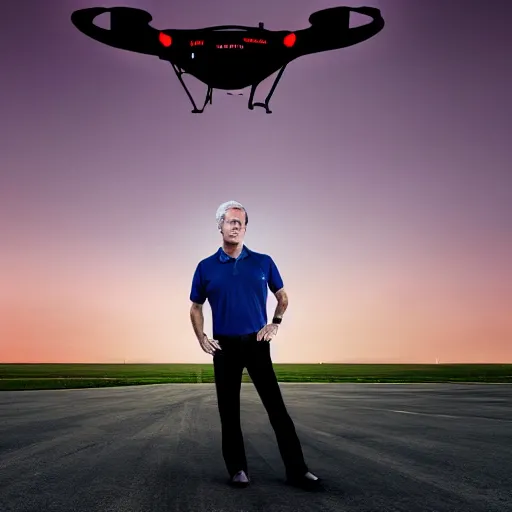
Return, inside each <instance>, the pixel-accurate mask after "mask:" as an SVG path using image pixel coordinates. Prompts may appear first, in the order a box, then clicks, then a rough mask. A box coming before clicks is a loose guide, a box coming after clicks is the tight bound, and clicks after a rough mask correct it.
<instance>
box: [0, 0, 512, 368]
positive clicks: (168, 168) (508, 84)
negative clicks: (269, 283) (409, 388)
mask: <svg viewBox="0 0 512 512" xmlns="http://www.w3.org/2000/svg"><path fill="white" fill-rule="evenodd" d="M4 4H5V7H4ZM117 5H125V6H130V7H138V8H142V9H145V10H147V11H149V12H150V13H151V14H152V16H153V21H152V22H151V25H152V26H153V27H155V28H157V29H165V28H181V29H186V28H200V27H205V26H211V25H222V24H240V25H250V26H257V25H258V22H260V21H262V22H264V23H265V28H268V29H271V30H298V29H302V28H307V27H309V23H308V18H309V16H310V14H311V13H312V12H314V11H316V10H319V9H323V8H327V7H332V6H335V5H337V4H336V3H335V2H332V1H327V0H295V1H293V2H290V1H288V0H258V1H255V0H252V1H247V0H237V1H235V0H218V1H215V2H212V1H206V0H173V1H163V0H125V1H122V2H121V1H120V2H116V1H115V0H112V2H105V3H102V2H101V1H99V0H67V1H66V2H63V1H59V2H57V1H44V2H43V1H41V0H26V1H24V2H17V1H12V2H9V1H8V0H6V1H5V2H2V7H3V8H4V9H6V12H4V13H3V15H2V20H1V22H0V24H1V28H2V30H0V41H1V44H2V52H1V53H0V63H1V70H2V79H1V86H0V91H1V92H0V112H1V115H0V141H1V142H0V144H1V146H0V147H1V149H0V362H4V363H24V362H30V363H36V362H40V363H47V362H48V363H50V362H84V363H89V362H91V363H119V362H120V363H122V362H123V361H124V360H126V362H130V363H186V362H189V363H209V362H211V361H212V358H211V356H210V355H208V354H206V353H204V352H203V351H202V350H201V348H200V346H199V343H198V342H197V340H196V338H195V335H194V333H193V329H192V326H191V322H190V318H189V310H190V300H189V294H190V287H191V282H192V275H193V272H194V270H195V267H196V265H197V263H198V262H199V261H200V260H201V259H203V258H205V257H207V256H209V255H210V254H212V253H214V252H215V251H216V250H217V249H218V247H219V246H220V244H221V236H220V234H219V232H218V230H217V227H216V222H215V212H216V210H217V207H218V206H219V205H220V204H221V203H223V202H225V201H228V200H231V199H234V200H236V201H239V202H241V203H242V204H243V205H244V206H245V207H246V208H247V210H248V213H249V225H248V228H247V234H246V238H245V243H246V245H247V246H248V247H249V248H250V249H252V250H255V251H257V252H262V253H266V254H269V255H271V256H272V258H273V259H274V261H275V262H276V264H277V266H278V268H279V270H280V272H281V275H282V277H283V280H284V286H285V289H286V290H287V292H288V296H289V307H288V310H287V311H286V313H285V315H284V320H283V323H282V325H281V327H280V330H279V333H278V335H277V337H276V338H274V340H273V341H272V342H271V343H272V344H271V350H272V358H273V361H274V362H275V363H309V362H312V363H313V362H314V363H316V362H320V361H323V362H326V363H327V362H339V363H342V362H347V363H387V362H392V363H395V362H396V363H435V362H436V358H439V361H440V362H441V363H449V362H459V363H473V362H474V363H486V362H487V363H506V362H507V363H510V362H512V158H511V156H512V148H511V146H512V137H511V135H512V108H511V106H512V105H511V104H512V101H511V99H510V94H511V91H512V58H511V50H512V30H511V29H510V19H511V16H512V1H508V0H504V1H498V0H495V1H493V2H483V1H480V2H477V1H472V0H428V1H427V0H368V1H366V2H356V3H354V4H350V3H347V4H346V5H349V6H353V7H357V6H360V5H368V6H375V7H378V8H380V9H381V10H382V14H383V17H384V19H385V21H386V26H385V27H384V29H383V31H382V32H381V33H379V34H378V35H376V36H375V37H373V38H372V39H369V40H368V41H366V42H363V43H361V44H359V45H356V46H353V47H350V48H347V49H342V50H335V51H331V52H325V53H322V54H313V55H309V56H306V57H302V58H300V59H298V60H295V61H294V62H292V63H291V64H290V65H289V66H288V67H287V69H286V71H285V73H284V75H283V77H282V79H281V81H280V83H279V85H278V87H277V89H276V91H275V93H274V96H273V98H272V101H271V109H272V110H273V113H272V114H271V115H267V114H266V113H265V111H264V110H263V109H261V108H257V109H255V110H253V111H250V110H248V109H247V101H248V92H249V90H248V89H246V90H244V91H242V92H243V93H244V95H243V96H228V95H227V94H226V91H219V90H214V91H213V104H212V105H208V106H207V108H206V110H205V112H204V113H203V114H192V113H191V109H192V105H191V103H190V101H189V99H188V98H187V96H186V94H185V91H184V90H183V88H182V87H181V85H180V83H179V81H178V79H177V78H176V75H175V74H174V71H173V69H172V67H171V65H170V64H169V63H166V62H165V61H161V60H159V59H158V58H157V57H151V56H146V55H140V54H136V53H131V52H126V51H122V50H118V49H114V48H111V47H108V46H106V45H102V44H100V43H98V42H96V41H94V40H92V39H90V38H88V37H86V36H85V35H84V34H82V33H80V32H79V31H78V30H77V29H76V28H75V27H74V26H73V25H72V23H71V21H70V15H71V13H72V11H74V10H76V9H80V8H85V7H95V6H106V7H113V6H117ZM342 5H343V4H342ZM353 19H354V24H362V23H364V22H366V21H369V19H368V18H365V17H363V16H358V17H356V16H354V18H353ZM100 23H105V21H103V22H101V21H100V19H98V24H100ZM107 23H108V22H107ZM106 26H108V25H106ZM274 77H275V75H273V76H272V77H271V78H270V79H268V80H266V81H265V82H264V83H263V84H262V85H261V86H260V87H259V88H258V92H257V97H256V100H257V101H263V99H264V98H265V96H266V94H267V92H268V90H269V88H270V86H271V84H272V82H273V79H274ZM184 79H185V81H186V82H187V84H189V86H190V89H191V91H192V94H193V95H194V98H195V99H196V101H197V102H201V104H202V101H203V100H204V94H205V93H206V86H205V85H204V84H202V83H200V82H199V81H197V80H196V79H195V78H193V77H191V76H188V75H185V77H184ZM275 306H276V300H275V298H274V296H273V295H272V294H271V293H270V292H269V300H268V315H269V317H270V319H271V318H272V314H273V312H274V309H275ZM204 311H205V331H206V332H207V333H208V334H209V335H210V336H211V335H212V331H211V310H210V307H209V305H208V304H205V308H204Z"/></svg>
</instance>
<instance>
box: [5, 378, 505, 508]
mask: <svg viewBox="0 0 512 512" xmlns="http://www.w3.org/2000/svg"><path fill="white" fill-rule="evenodd" d="M280 387H281V390H282V393H283V396H284V399H285V403H286V405H287V408H288V412H289V413H290V415H291V417H292V419H293V420H294V422H295V426H296V429H297V432H298V434H299V438H300V439H301V442H302V446H303V451H304V455H305V457H306V462H307V463H308V465H309V467H310V470H311V471H312V472H313V473H315V474H317V475H318V476H320V477H322V478H323V479H324V481H325V490H324V491H323V492H320V493H308V492H307V491H303V490H300V489H295V488H293V487H289V486H287V485H285V484H284V477H285V474H284V466H283V464H282V461H281V458H280V455H279V451H278V448H277V443H276V440H275V435H274V432H273V430H272V427H271V425H270V422H269V420H268V416H267V414H266V411H265V409H264V407H263V405H262V404H261V401H260V399H259V396H258V394H257V392H256V390H255V389H254V387H253V385H252V384H250V383H248V384H245V383H244V384H242V391H241V417H242V428H243V431H244V439H245V445H246V451H247V457H248V462H249V471H250V476H251V478H252V484H251V486H250V487H247V488H245V489H236V488H232V487H229V486H228V485H227V483H226V482H227V476H228V475H227V472H226V469H225V466H224V461H223V459H222V453H221V437H220V419H219V415H218V410H217V402H216V396H215V388H214V384H193V385H191V384H161V385H151V386H131V387H119V388H104V389H85V390H71V389H69V390H58V391H57V390H56V391H21V392H20V391H3V392H0V512H57V511H59V512H60V511H62V512H74V511H77V512H78V511H79V512H82V511H83V512H125V511H129V512H139V511H140V512H160V511H172V512H185V511H194V512H221V511H222V512H224V511H225V512H252V511H254V512H256V511H258V512H260V511H265V512H284V511H289V512H298V511H300V512H309V511H322V512H324V511H325V512H331V511H332V512H334V511H336V512H343V511H358V512H361V511H371V512H387V511H404V512H423V511H425V512H426V511H432V512H443V511H450V512H454V511H464V512H468V511H471V512H480V511H482V512H483V511H485V512H493V511H500V512H507V511H512V386H511V385H508V384H503V385H493V384H489V385H480V384H302V383H301V384H299V383H297V384H293V383H281V384H280Z"/></svg>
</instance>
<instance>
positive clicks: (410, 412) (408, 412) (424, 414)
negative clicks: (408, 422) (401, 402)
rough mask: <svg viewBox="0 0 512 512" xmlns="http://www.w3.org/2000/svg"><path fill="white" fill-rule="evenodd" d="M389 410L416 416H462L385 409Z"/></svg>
mask: <svg viewBox="0 0 512 512" xmlns="http://www.w3.org/2000/svg"><path fill="white" fill-rule="evenodd" d="M385 410H387V411H390V412H399V413H401V414H417V415H418V416H440V417H441V418H462V416H452V415H451V414H428V413H426V412H414V411H398V410H394V409H385Z"/></svg>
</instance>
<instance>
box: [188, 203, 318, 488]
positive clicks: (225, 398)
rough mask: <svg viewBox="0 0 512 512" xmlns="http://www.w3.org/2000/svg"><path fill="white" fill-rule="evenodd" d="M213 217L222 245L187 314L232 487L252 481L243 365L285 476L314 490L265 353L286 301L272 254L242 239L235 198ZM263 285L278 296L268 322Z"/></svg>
mask: <svg viewBox="0 0 512 512" xmlns="http://www.w3.org/2000/svg"><path fill="white" fill-rule="evenodd" d="M216 218H217V226H218V229H219V230H220V232H221V235H222V241H223V243H222V247H219V249H218V251H217V252H216V253H214V254H212V255H211V256H209V257H207V258H205V259H203V260H202V261H200V262H199V264H198V265H197V267H196V270H195V273H194V277H193V280H192V291H191V293H190V300H191V301H192V306H191V309H190V319H191V321H192V326H193V328H194V332H195V334H196V336H197V339H198V341H199V344H200V345H201V348H202V349H203V350H204V351H205V352H207V353H208V354H211V355H213V365H214V373H215V388H216V393H217V402H218V407H219V413H220V420H221V428H222V454H223V457H224V461H225V463H226V467H227V470H228V473H229V476H230V482H231V483H232V484H233V485H237V486H246V485H248V484H249V482H250V480H249V477H248V464H247V459H246V456H245V448H244V441H243V435H242V429H241V425H240V387H241V382H242V372H243V369H244V367H246V368H247V371H248V373H249V375H250V377H251V379H252V381H253V383H254V386H255V387H256V390H257V392H258V394H259V396H260V398H261V400H262V402H263V405H264V407H265V409H266V411H267V413H268V416H269V419H270V423H271V425H272V428H273V429H274V432H275V434H276V439H277V443H278V446H279V451H280V454H281V457H282V459H283V462H284V465H285V469H286V476H287V482H288V483H289V484H291V485H295V486H299V487H301V488H304V489H316V488H319V486H320V479H319V478H317V477H316V476H315V475H313V474H312V473H310V472H309V470H308V467H307V465H306V463H305V461H304V457H303V454H302V448H301V444H300V441H299V438H298V437H297V433H296V431H295V426H294V424H293V421H292V419H291V418H290V416H289V414H288V412H287V410H286V406H285V404H284V402H283V398H282V395H281V390H280V388H279V384H278V382H277V378H276V375H275V373H274V369H273V366H272V360H271V356H270V340H271V339H272V338H273V337H274V336H275V335H276V334H277V331H278V328H279V324H280V323H281V320H282V318H283V314H284V312H285V311H286V308H287V306H288V297H287V295H286V292H285V290H284V287H283V281H282V279H281V276H280V274H279V271H278V269H277V267H276V264H275V263H274V261H273V260H272V258H271V257H270V256H268V255H266V254H260V253H257V252H254V251H251V250H250V249H249V248H248V247H247V246H245V245H244V243H243V240H244V235H245V233H246V230H247V223H248V216H247V212H246V210H245V208H244V207H243V206H242V205H241V204H240V203H238V202H236V201H228V202H227V203H223V204H222V205H220V207H219V208H218V210H217V216H216ZM267 286H268V288H270V290H271V291H272V293H274V295H275V296H276V298H277V301H278V303H277V308H276V311H275V315H274V318H273V320H272V323H270V324H267V309H266V305H267V295H268V290H267ZM206 299H208V302H209V303H210V306H211V308H212V319H213V339H210V338H208V336H207V335H206V334H205V333H204V332H203V327H204V316H203V304H204V303H205V301H206Z"/></svg>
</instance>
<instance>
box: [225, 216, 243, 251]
mask: <svg viewBox="0 0 512 512" xmlns="http://www.w3.org/2000/svg"><path fill="white" fill-rule="evenodd" d="M221 230H222V238H223V239H224V242H225V243H227V244H231V245H238V244H240V243H242V242H243V241H244V235H245V212H244V211H242V210H236V209H234V208H232V209H230V210H228V211H227V212H226V217H225V218H224V222H223V223H222V226H221Z"/></svg>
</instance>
